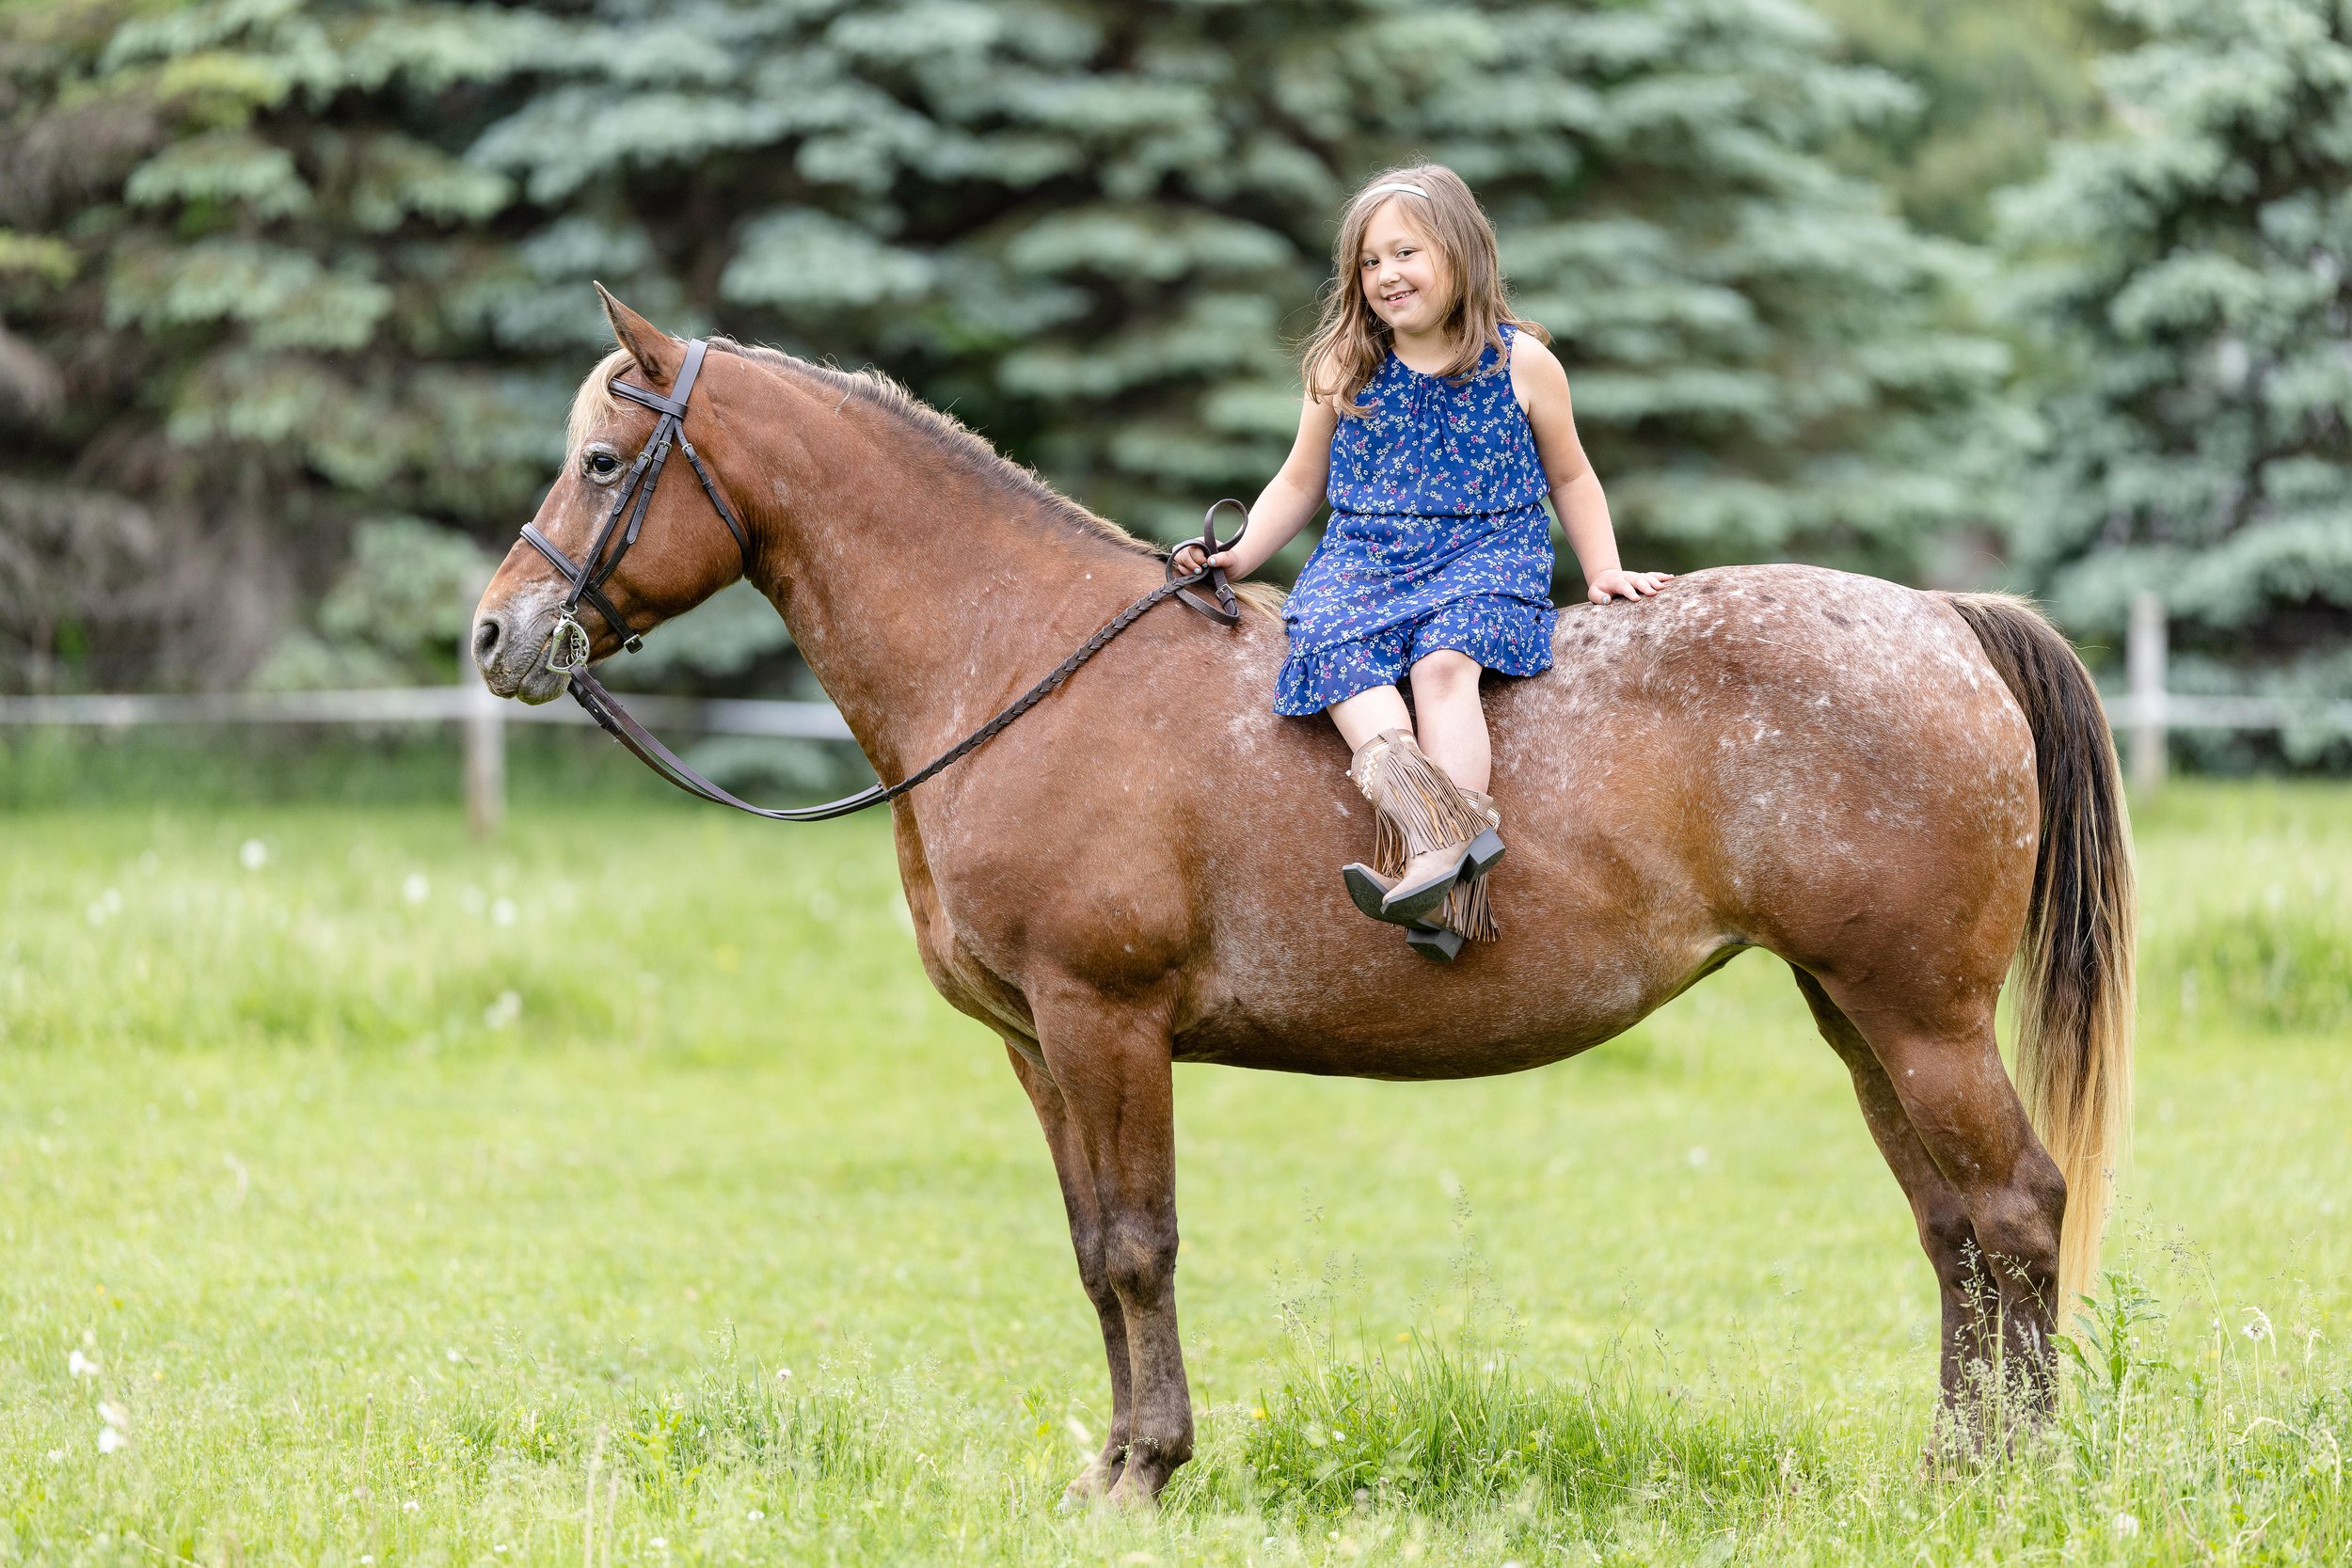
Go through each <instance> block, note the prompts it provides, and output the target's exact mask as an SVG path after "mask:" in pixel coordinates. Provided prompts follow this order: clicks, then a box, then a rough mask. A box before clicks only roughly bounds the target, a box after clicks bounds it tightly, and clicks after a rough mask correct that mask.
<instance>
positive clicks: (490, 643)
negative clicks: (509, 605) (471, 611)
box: [473, 620, 499, 664]
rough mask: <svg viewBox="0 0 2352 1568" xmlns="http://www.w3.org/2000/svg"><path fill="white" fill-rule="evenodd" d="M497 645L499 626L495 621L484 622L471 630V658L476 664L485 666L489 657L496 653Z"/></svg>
mask: <svg viewBox="0 0 2352 1568" xmlns="http://www.w3.org/2000/svg"><path fill="white" fill-rule="evenodd" d="M498 645H499V624H498V623H497V622H496V621H491V620H485V621H483V622H482V624H481V625H479V626H475V627H474V628H473V658H474V662H475V663H476V664H487V663H488V662H489V661H490V656H491V655H492V654H494V653H496V652H497V651H498Z"/></svg>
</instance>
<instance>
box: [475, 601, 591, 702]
mask: <svg viewBox="0 0 2352 1568" xmlns="http://www.w3.org/2000/svg"><path fill="white" fill-rule="evenodd" d="M555 623H556V612H555V607H554V606H553V605H530V606H516V605H511V604H510V605H505V606H501V607H500V608H499V609H498V610H490V611H486V612H485V613H483V614H482V615H480V616H479V617H478V618H477V619H476V620H475V621H474V627H473V644H472V646H473V661H474V667H475V668H476V669H478V670H480V671H481V672H482V684H483V685H485V686H486V687H488V688H489V689H491V690H492V691H494V692H496V693H498V695H500V696H501V697H514V698H516V699H518V700H520V701H522V702H525V703H530V704H533V705H536V704H539V703H551V702H553V701H554V700H555V699H556V698H558V697H561V696H562V695H563V694H564V687H565V686H567V685H569V684H570V680H571V677H570V675H569V673H567V672H565V671H562V670H551V669H549V668H548V659H547V652H548V637H549V636H550V635H551V634H552V632H553V631H554V629H555Z"/></svg>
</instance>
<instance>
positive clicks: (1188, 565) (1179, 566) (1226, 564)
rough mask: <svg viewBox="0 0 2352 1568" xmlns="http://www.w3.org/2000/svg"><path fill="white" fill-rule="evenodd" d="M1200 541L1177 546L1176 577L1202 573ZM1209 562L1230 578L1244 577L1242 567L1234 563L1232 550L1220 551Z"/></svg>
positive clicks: (1195, 540)
mask: <svg viewBox="0 0 2352 1568" xmlns="http://www.w3.org/2000/svg"><path fill="white" fill-rule="evenodd" d="M1200 556H1201V550H1200V540H1198V539H1194V540H1191V541H1189V542H1187V543H1185V544H1182V545H1179V546H1176V555H1175V564H1176V575H1177V576H1178V577H1180V578H1181V577H1185V576H1189V575H1190V574H1192V573H1194V572H1198V571H1200ZM1208 560H1209V564H1210V565H1212V566H1216V567H1217V568H1219V569H1221V570H1222V571H1224V572H1225V573H1226V574H1227V575H1228V576H1230V577H1240V576H1242V575H1243V574H1242V569H1241V567H1240V566H1239V565H1237V564H1235V562H1234V561H1233V552H1232V551H1231V550H1219V551H1217V552H1216V554H1215V555H1213V556H1210V557H1209V558H1208Z"/></svg>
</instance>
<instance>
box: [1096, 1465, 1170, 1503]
mask: <svg viewBox="0 0 2352 1568" xmlns="http://www.w3.org/2000/svg"><path fill="white" fill-rule="evenodd" d="M1105 1500H1106V1501H1108V1502H1109V1504H1110V1505H1111V1506H1112V1507H1113V1508H1115V1509H1118V1510H1119V1511H1120V1513H1158V1512H1159V1508H1160V1499H1159V1497H1158V1496H1157V1495H1156V1494H1155V1493H1153V1492H1152V1487H1151V1483H1150V1482H1148V1481H1143V1480H1142V1479H1140V1478H1139V1477H1138V1476H1137V1475H1136V1472H1135V1471H1134V1470H1132V1469H1131V1470H1129V1471H1128V1472H1127V1473H1126V1474H1125V1475H1123V1476H1120V1478H1119V1484H1118V1485H1117V1486H1114V1487H1112V1488H1111V1495H1110V1497H1108V1498H1106V1499H1105Z"/></svg>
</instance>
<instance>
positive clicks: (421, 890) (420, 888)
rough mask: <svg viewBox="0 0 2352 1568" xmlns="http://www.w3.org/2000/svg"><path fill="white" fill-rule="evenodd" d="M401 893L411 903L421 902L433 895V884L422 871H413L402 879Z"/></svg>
mask: <svg viewBox="0 0 2352 1568" xmlns="http://www.w3.org/2000/svg"><path fill="white" fill-rule="evenodd" d="M400 895H401V896H402V897H403V898H405V899H407V900H408V902H410V903H411V904H421V903H423V902H424V901H425V900H426V899H428V898H430V897H432V896H433V884H432V883H431V882H429V881H427V880H426V879H425V875H424V873H423V872H421V871H411V872H410V873H408V875H407V876H406V877H405V878H403V879H401V883H400Z"/></svg>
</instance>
